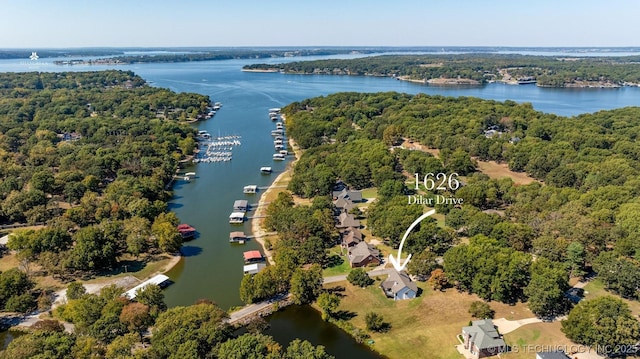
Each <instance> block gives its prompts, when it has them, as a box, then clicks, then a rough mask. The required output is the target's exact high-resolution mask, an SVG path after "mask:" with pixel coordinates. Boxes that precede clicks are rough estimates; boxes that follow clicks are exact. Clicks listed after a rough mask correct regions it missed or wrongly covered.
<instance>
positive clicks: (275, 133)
mask: <svg viewBox="0 0 640 359" xmlns="http://www.w3.org/2000/svg"><path fill="white" fill-rule="evenodd" d="M282 135H284V131H283V130H273V131H271V136H282Z"/></svg>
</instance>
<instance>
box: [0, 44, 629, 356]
mask: <svg viewBox="0 0 640 359" xmlns="http://www.w3.org/2000/svg"><path fill="white" fill-rule="evenodd" d="M332 57H333V58H335V57H345V56H328V57H322V58H332ZM352 57H356V56H355V55H354V56H352ZM304 59H311V58H310V57H307V58H304ZM294 60H301V59H300V58H297V59H296V58H288V59H286V61H294ZM27 61H28V60H27ZM260 61H261V62H264V60H260ZM269 61H271V62H273V63H279V62H282V61H283V59H272V60H269ZM249 63H252V61H250V60H228V61H209V62H189V63H178V64H140V65H122V66H117V67H115V68H117V69H123V70H133V71H134V72H136V73H137V74H138V75H140V76H142V77H143V78H145V79H146V80H147V81H150V83H151V84H152V85H153V86H160V87H167V88H170V89H172V90H174V91H180V92H182V91H185V92H197V93H202V94H205V95H209V96H210V97H211V99H212V100H213V101H215V102H222V104H223V107H222V109H221V110H220V111H218V113H217V114H216V116H215V117H214V118H212V119H210V120H208V121H205V122H202V123H199V124H197V127H198V128H199V129H202V130H207V131H209V132H210V133H211V134H212V135H217V134H221V135H232V134H233V135H240V136H242V138H241V141H242V145H241V146H239V147H237V148H235V149H234V150H233V160H232V161H230V162H225V163H210V164H198V165H194V166H191V167H189V168H187V169H186V170H187V171H195V172H196V173H197V175H198V177H197V178H196V179H195V180H193V181H191V182H188V183H187V182H184V181H178V182H177V183H176V185H175V187H174V193H175V196H174V198H173V200H172V201H171V203H170V208H171V210H173V211H174V212H175V213H176V214H177V215H178V217H179V218H180V219H181V220H182V221H183V222H186V223H189V224H191V225H192V226H194V227H195V228H196V229H197V230H198V232H199V233H200V236H199V237H198V238H197V239H195V240H193V241H190V242H188V243H186V244H185V246H184V249H183V253H184V255H185V257H184V259H183V260H182V261H181V262H180V263H179V264H178V265H177V266H176V267H175V268H174V269H173V270H172V271H170V272H169V274H168V275H169V276H170V277H171V279H172V280H173V281H174V282H175V283H174V284H172V285H171V286H170V287H168V288H167V289H166V290H165V296H166V301H167V304H168V305H169V306H177V305H189V304H193V303H194V302H195V301H196V300H198V299H200V298H207V299H211V300H213V301H215V302H216V303H218V304H219V305H220V306H221V307H222V308H224V309H228V308H230V307H232V306H237V305H242V302H241V301H240V297H239V291H238V288H239V283H240V281H241V279H242V275H243V274H242V266H243V260H242V252H243V251H246V250H250V249H259V246H258V245H257V244H256V243H254V242H249V243H248V244H246V245H230V244H229V242H228V235H229V232H230V231H236V230H244V231H245V233H250V223H248V222H245V224H244V225H241V226H232V225H230V224H229V223H228V216H229V214H230V213H231V212H232V206H233V202H234V200H236V199H247V200H249V203H250V204H251V203H254V204H255V203H257V202H258V198H259V197H258V196H259V194H257V195H245V194H243V192H242V188H243V186H245V185H248V184H257V185H258V186H268V185H269V184H270V183H271V181H272V180H273V179H274V178H275V177H276V176H277V174H278V173H279V172H281V171H283V170H284V169H285V167H286V162H288V161H285V162H274V161H273V160H272V154H273V142H272V141H273V138H272V137H271V135H270V131H271V130H272V129H274V127H275V126H274V124H273V123H272V121H270V119H269V117H268V113H267V110H268V109H269V108H272V107H282V106H285V105H286V104H288V103H290V102H293V101H299V100H302V99H305V98H308V97H315V96H320V95H327V94H330V93H335V92H339V91H359V92H378V91H398V92H406V93H411V94H415V93H420V92H422V93H427V94H439V95H445V96H475V97H480V98H485V99H494V100H499V101H503V100H507V99H508V100H513V101H516V102H529V103H531V104H532V105H533V107H534V108H535V109H537V110H540V111H544V112H551V113H555V114H558V115H566V116H573V115H577V114H581V113H586V112H595V111H599V110H602V109H613V108H619V107H624V106H638V105H640V88H628V87H626V88H619V89H548V88H540V87H536V86H533V85H521V86H512V85H504V84H489V85H486V86H482V87H473V88H455V87H433V86H426V85H420V84H414V83H409V82H404V81H397V80H394V79H390V78H373V77H349V76H321V75H317V76H316V75H285V74H280V73H249V72H242V71H240V69H241V68H242V66H243V65H245V64H249ZM105 68H113V66H112V67H108V66H70V67H60V66H56V65H53V59H43V60H42V62H40V63H38V64H33V63H30V62H26V61H20V60H2V61H0V72H4V71H12V72H15V71H88V70H101V69H105ZM262 166H272V167H273V168H274V171H275V173H274V174H272V175H270V176H265V175H261V174H260V172H259V168H260V167H262ZM249 215H251V212H250V213H249ZM309 310H311V309H309V308H307V309H304V308H303V309H301V308H291V309H287V310H285V311H282V312H279V313H277V314H275V315H274V316H272V317H271V322H272V326H273V327H272V329H271V330H270V332H269V334H271V335H273V336H274V337H275V338H276V339H277V340H278V341H280V342H281V343H283V344H286V343H287V342H288V341H290V340H291V339H292V338H293V337H300V338H303V339H307V340H310V341H311V342H312V343H314V344H323V345H325V346H327V350H328V351H329V352H330V353H331V354H333V355H335V356H336V357H337V358H343V357H344V358H353V357H359V358H360V357H362V358H364V357H375V356H374V355H373V354H372V353H371V352H369V351H368V350H367V349H366V348H365V347H361V346H358V345H356V344H355V342H354V341H353V340H351V339H350V338H348V337H346V335H345V334H344V333H342V332H341V331H339V330H338V329H337V328H336V327H333V326H331V325H328V324H326V323H324V322H323V321H322V320H321V319H320V316H319V315H315V317H314V316H313V315H312V314H311V313H310V312H309ZM336 338H338V339H336ZM351 350H355V352H349V351H351Z"/></svg>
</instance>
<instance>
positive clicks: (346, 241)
mask: <svg viewBox="0 0 640 359" xmlns="http://www.w3.org/2000/svg"><path fill="white" fill-rule="evenodd" d="M360 242H362V233H361V232H360V230H359V229H358V228H353V227H351V228H348V229H347V230H345V231H344V232H342V246H343V247H345V248H351V247H353V246H355V245H357V244H358V243H360Z"/></svg>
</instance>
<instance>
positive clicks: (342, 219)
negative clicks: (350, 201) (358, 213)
mask: <svg viewBox="0 0 640 359" xmlns="http://www.w3.org/2000/svg"><path fill="white" fill-rule="evenodd" d="M337 220H338V223H337V224H336V228H338V229H343V228H349V227H354V228H360V221H359V220H357V219H356V217H354V216H353V214H350V213H344V212H343V213H340V215H339V216H338V217H337Z"/></svg>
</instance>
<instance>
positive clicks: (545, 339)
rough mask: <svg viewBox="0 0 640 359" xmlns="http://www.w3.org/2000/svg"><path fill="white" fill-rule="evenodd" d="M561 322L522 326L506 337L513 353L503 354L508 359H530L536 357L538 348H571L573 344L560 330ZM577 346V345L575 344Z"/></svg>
mask: <svg viewBox="0 0 640 359" xmlns="http://www.w3.org/2000/svg"><path fill="white" fill-rule="evenodd" d="M561 327H562V326H561V324H560V322H559V321H556V322H551V323H534V324H527V325H525V326H522V327H520V328H518V329H516V330H514V331H513V332H511V333H507V334H505V335H504V340H505V342H506V343H507V345H509V346H510V347H511V350H512V351H511V352H509V353H506V354H502V355H501V357H503V358H508V359H529V358H533V357H534V356H535V354H534V352H535V351H536V350H539V349H537V348H542V347H546V348H571V347H572V343H571V341H570V340H569V339H567V337H566V336H565V335H564V333H562V331H561V330H560V328H561ZM574 345H575V344H574Z"/></svg>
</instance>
